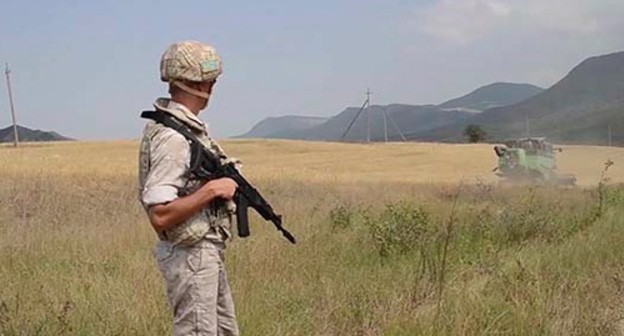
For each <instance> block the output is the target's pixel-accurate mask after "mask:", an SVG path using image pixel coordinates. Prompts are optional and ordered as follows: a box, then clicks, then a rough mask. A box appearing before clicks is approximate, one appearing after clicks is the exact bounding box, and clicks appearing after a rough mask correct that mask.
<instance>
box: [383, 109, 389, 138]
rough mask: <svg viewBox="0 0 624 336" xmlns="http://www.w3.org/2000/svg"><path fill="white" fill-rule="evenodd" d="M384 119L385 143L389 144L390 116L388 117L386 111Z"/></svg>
mask: <svg viewBox="0 0 624 336" xmlns="http://www.w3.org/2000/svg"><path fill="white" fill-rule="evenodd" d="M383 119H384V141H385V142H388V116H387V115H386V110H384V111H383Z"/></svg>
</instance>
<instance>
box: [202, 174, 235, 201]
mask: <svg viewBox="0 0 624 336" xmlns="http://www.w3.org/2000/svg"><path fill="white" fill-rule="evenodd" d="M204 188H208V189H209V190H210V191H211V192H212V193H213V195H214V196H215V197H218V198H223V199H226V200H231V199H232V198H234V194H235V193H236V188H238V185H237V184H236V182H234V180H232V179H231V178H228V177H224V178H220V179H216V180H212V181H208V183H206V184H205V185H204Z"/></svg>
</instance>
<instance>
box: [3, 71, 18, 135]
mask: <svg viewBox="0 0 624 336" xmlns="http://www.w3.org/2000/svg"><path fill="white" fill-rule="evenodd" d="M10 73H11V70H10V69H9V63H6V69H5V70H4V74H5V75H6V81H7V88H8V90H9V104H10V105H11V117H12V118H13V146H15V147H17V144H18V143H19V136H18V135H17V122H16V121H15V106H14V105H13V92H12V91H11V78H10V76H9V74H10Z"/></svg>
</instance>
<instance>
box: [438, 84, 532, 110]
mask: <svg viewBox="0 0 624 336" xmlns="http://www.w3.org/2000/svg"><path fill="white" fill-rule="evenodd" d="M542 91H544V89H542V88H540V87H537V86H535V85H531V84H516V83H501V82H499V83H493V84H490V85H486V86H482V87H480V88H478V89H476V90H474V91H472V92H470V93H469V94H467V95H465V96H462V97H459V98H455V99H451V100H449V101H447V102H445V103H442V104H440V105H439V107H442V108H445V109H456V110H465V111H471V112H482V111H485V110H488V109H491V108H494V107H501V106H507V105H512V104H515V103H519V102H521V101H523V100H526V99H528V98H530V97H533V96H535V95H536V94H538V93H540V92H542Z"/></svg>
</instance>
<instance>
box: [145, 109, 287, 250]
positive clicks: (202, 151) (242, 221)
mask: <svg viewBox="0 0 624 336" xmlns="http://www.w3.org/2000/svg"><path fill="white" fill-rule="evenodd" d="M141 118H146V119H151V120H154V121H156V122H157V123H159V124H162V125H164V126H167V127H169V128H172V129H174V130H176V131H177V132H178V133H180V134H182V135H183V136H184V137H185V138H186V139H187V140H188V141H189V142H190V144H191V171H192V172H193V174H194V175H195V176H197V178H199V179H202V180H205V181H209V180H214V179H218V178H223V177H229V178H231V179H232V180H234V182H236V184H237V185H238V188H237V189H236V194H235V195H234V202H235V203H236V223H237V229H238V236H239V237H242V238H244V237H248V236H249V234H250V232H249V216H248V215H249V213H248V208H250V207H251V208H253V209H254V210H256V212H257V213H258V214H260V216H262V218H264V219H265V220H267V221H271V222H272V223H273V225H275V228H276V229H277V230H278V231H280V232H281V233H282V235H284V237H285V238H286V239H288V241H289V242H291V243H293V244H295V243H296V240H295V237H294V236H293V235H292V234H291V233H290V232H288V230H286V229H285V228H284V227H283V226H282V216H281V215H279V214H277V213H275V211H274V210H273V208H272V207H271V205H270V204H269V203H268V202H267V201H266V200H265V199H264V197H262V195H261V194H260V193H259V192H258V190H256V188H254V186H252V185H251V184H250V183H249V182H248V181H247V179H245V177H244V176H243V175H241V173H240V172H239V171H238V169H236V167H235V166H234V162H229V163H225V164H223V163H222V161H221V159H224V158H223V157H219V156H218V155H216V154H214V153H213V152H211V151H209V150H208V149H207V148H206V147H205V146H204V145H203V144H202V142H201V141H200V140H199V139H198V138H197V136H195V134H193V132H192V131H191V130H190V129H189V128H188V126H186V125H184V123H182V122H181V121H180V120H178V119H177V118H176V117H174V116H172V115H170V114H168V113H166V112H162V111H144V112H143V113H141Z"/></svg>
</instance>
